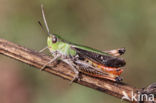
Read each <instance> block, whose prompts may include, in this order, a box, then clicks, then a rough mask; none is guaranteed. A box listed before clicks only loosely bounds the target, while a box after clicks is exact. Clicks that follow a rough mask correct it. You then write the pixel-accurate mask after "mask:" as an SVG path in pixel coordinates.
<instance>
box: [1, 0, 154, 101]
mask: <svg viewBox="0 0 156 103" xmlns="http://www.w3.org/2000/svg"><path fill="white" fill-rule="evenodd" d="M41 3H42V4H44V8H45V12H46V17H47V21H48V24H49V27H50V31H51V32H54V33H57V34H59V35H61V36H62V37H64V38H65V39H67V40H69V41H72V42H75V43H80V44H83V45H88V46H90V47H94V48H97V49H100V50H109V49H115V48H120V47H125V48H126V50H127V51H126V54H125V55H124V56H123V58H125V59H126V61H127V65H126V67H125V70H124V72H123V74H122V76H123V78H124V81H125V82H127V83H128V84H130V85H133V86H136V87H138V88H141V87H144V86H146V85H148V84H150V83H152V82H155V79H156V76H155V73H156V69H155V67H156V64H155V61H156V58H155V55H156V46H155V43H156V12H155V11H156V1H155V0H136V1H134V0H117V1H115V0H0V21H1V23H0V38H4V39H7V40H9V41H12V42H15V43H18V44H20V45H23V46H25V47H27V48H31V49H33V50H36V51H38V50H40V49H41V48H43V47H44V46H46V45H47V44H46V37H47V35H45V33H44V32H43V31H42V30H41V28H40V26H39V25H38V23H37V21H39V20H40V21H41V22H43V21H42V15H41V10H40V4H41ZM46 53H47V54H49V52H48V51H47V52H46ZM0 64H1V65H3V66H1V69H2V70H1V71H0V78H1V79H2V80H1V79H0V86H1V89H2V86H3V88H4V87H7V86H8V85H11V86H8V88H11V89H8V88H6V89H4V91H3V92H0V95H3V93H4V94H5V95H4V96H3V97H0V102H1V103H9V100H11V101H12V103H26V102H29V103H49V102H51V103H80V102H82V103H96V102H98V103H104V102H105V103H114V101H115V103H120V102H121V100H119V99H116V98H114V97H111V96H109V95H107V94H104V93H100V92H97V91H95V90H92V89H89V88H86V87H83V86H80V85H77V84H73V85H72V86H70V85H69V84H68V83H69V82H68V81H65V80H63V79H61V78H58V77H56V76H51V75H49V74H47V73H44V72H40V71H38V70H35V69H34V68H33V67H30V66H28V65H25V64H23V63H20V62H18V61H14V60H11V59H8V58H7V57H4V56H0ZM8 64H9V65H8ZM1 74H3V75H1ZM9 78H10V79H9ZM10 81H12V82H11V83H12V84H8V83H10ZM14 83H16V85H13V84H14ZM2 84H3V85H2ZM4 84H5V85H4ZM6 85H7V86H6ZM14 87H15V88H16V89H17V88H20V89H19V91H20V90H21V92H22V93H21V92H18V93H16V92H17V91H16V89H15V90H14ZM1 89H0V90H1ZM9 90H10V91H9ZM13 90H14V91H13ZM17 90H18V89H17ZM10 92H11V93H12V94H10ZM19 95H20V96H21V97H20V99H21V98H22V99H21V100H18V98H13V96H19ZM5 96H6V97H5ZM13 99H14V100H13ZM22 100H23V101H22ZM14 101H15V102H14Z"/></svg>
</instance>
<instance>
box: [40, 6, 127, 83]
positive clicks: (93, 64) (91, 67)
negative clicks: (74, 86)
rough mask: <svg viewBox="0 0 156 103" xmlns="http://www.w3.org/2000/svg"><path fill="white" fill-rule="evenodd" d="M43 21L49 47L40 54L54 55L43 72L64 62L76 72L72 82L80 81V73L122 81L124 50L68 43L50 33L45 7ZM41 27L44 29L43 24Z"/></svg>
mask: <svg viewBox="0 0 156 103" xmlns="http://www.w3.org/2000/svg"><path fill="white" fill-rule="evenodd" d="M41 11H42V16H43V21H44V24H45V27H46V30H47V33H48V38H47V44H48V46H47V47H45V48H44V49H42V50H41V51H40V52H42V51H44V50H46V49H49V51H50V53H51V54H52V55H53V57H54V58H53V59H52V60H50V61H49V62H48V63H46V64H45V65H44V66H43V67H42V69H41V70H44V68H45V67H46V66H48V64H50V63H52V62H54V61H57V60H62V61H63V62H65V63H67V64H68V65H69V66H70V67H71V69H72V70H73V71H74V73H75V76H74V78H73V80H72V81H75V80H78V79H79V73H80V72H81V73H84V74H87V75H90V76H93V77H97V78H102V79H109V80H112V81H121V80H122V78H121V77H120V74H121V73H122V72H123V69H121V68H120V67H123V66H124V65H125V64H126V62H125V61H124V59H122V58H119V57H118V56H120V55H122V54H124V53H125V49H124V48H120V49H115V50H109V51H100V50H97V49H93V48H91V47H87V46H83V45H78V44H75V43H71V42H68V41H66V40H64V39H63V38H61V37H60V36H59V35H57V34H54V33H50V31H49V27H48V24H47V21H46V18H45V13H44V10H43V6H42V5H41ZM40 26H41V27H42V29H43V26H42V24H41V23H40ZM44 31H45V30H44Z"/></svg>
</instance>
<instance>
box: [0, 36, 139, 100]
mask: <svg viewBox="0 0 156 103" xmlns="http://www.w3.org/2000/svg"><path fill="white" fill-rule="evenodd" d="M0 53H1V54H3V55H6V56H8V57H11V58H13V59H16V60H19V61H21V62H23V63H27V64H29V65H32V66H34V67H36V68H38V69H41V67H42V66H43V65H44V64H45V63H47V62H48V61H49V60H50V59H51V58H50V57H49V56H46V55H44V54H41V53H39V52H35V51H33V50H30V49H27V48H24V47H22V46H20V45H17V44H14V43H11V42H8V41H7V40H4V39H0ZM45 71H46V72H49V73H51V74H54V75H57V76H59V77H62V78H64V79H67V80H72V79H73V77H74V73H73V72H72V71H71V69H70V68H69V66H68V65H67V64H65V63H63V62H60V63H59V64H57V65H56V63H53V64H51V65H50V67H47V68H45ZM76 83H79V84H80V85H83V86H87V87H90V88H93V89H96V90H98V91H101V92H104V93H107V94H109V95H112V96H115V97H117V98H120V99H121V98H122V97H123V92H125V93H127V95H128V96H129V97H130V98H131V92H132V91H133V92H134V95H137V92H138V91H140V90H141V89H137V88H135V87H132V86H130V85H128V84H125V83H117V82H113V81H109V80H104V79H99V78H94V77H90V76H87V75H85V74H81V79H80V81H77V82H76ZM127 101H129V100H127ZM129 102H131V101H129Z"/></svg>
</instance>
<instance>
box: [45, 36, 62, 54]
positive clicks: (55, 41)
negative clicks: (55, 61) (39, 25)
mask: <svg viewBox="0 0 156 103" xmlns="http://www.w3.org/2000/svg"><path fill="white" fill-rule="evenodd" d="M60 43H61V40H60V39H59V37H58V36H57V35H54V34H50V35H49V36H48V39H47V44H48V47H49V49H50V50H51V51H56V50H58V48H59V44H60Z"/></svg>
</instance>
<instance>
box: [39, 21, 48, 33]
mask: <svg viewBox="0 0 156 103" xmlns="http://www.w3.org/2000/svg"><path fill="white" fill-rule="evenodd" d="M38 24H39V25H40V27H41V29H42V30H43V31H44V33H47V31H46V30H45V29H44V27H43V25H42V23H41V22H40V21H38Z"/></svg>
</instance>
